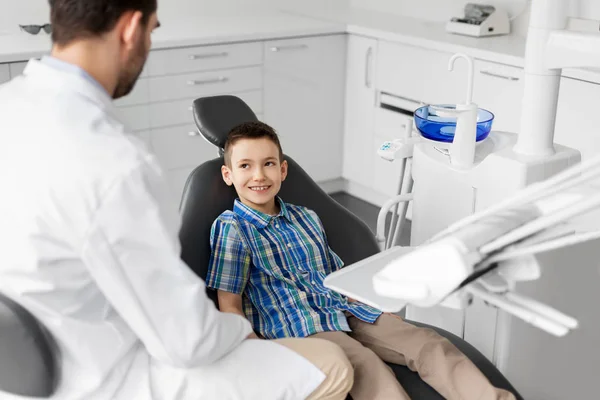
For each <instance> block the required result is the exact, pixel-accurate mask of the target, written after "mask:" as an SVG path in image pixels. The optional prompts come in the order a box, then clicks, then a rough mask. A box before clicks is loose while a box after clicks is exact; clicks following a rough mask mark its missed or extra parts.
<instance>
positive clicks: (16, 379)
mask: <svg viewBox="0 0 600 400" xmlns="http://www.w3.org/2000/svg"><path fill="white" fill-rule="evenodd" d="M58 378H59V368H58V350H57V347H56V345H55V343H54V341H53V340H52V338H51V336H50V334H49V333H48V332H47V331H46V330H45V329H44V327H42V325H41V324H40V323H39V322H38V321H37V320H36V319H35V317H33V315H31V314H30V313H29V312H28V311H27V310H26V309H25V308H23V307H22V306H21V305H19V304H17V303H16V302H14V301H13V300H11V299H9V298H8V297H6V296H4V295H2V294H0V391H3V392H7V393H12V394H17V395H21V396H30V397H40V398H47V397H50V396H51V395H52V394H53V393H54V391H55V390H56V386H57V384H58ZM0 397H1V395H0Z"/></svg>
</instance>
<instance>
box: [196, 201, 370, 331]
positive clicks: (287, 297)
mask: <svg viewBox="0 0 600 400" xmlns="http://www.w3.org/2000/svg"><path fill="white" fill-rule="evenodd" d="M277 200H278V201H279V204H280V207H281V212H280V213H279V215H276V216H270V215H267V214H264V213H262V212H259V211H256V210H254V209H252V208H250V207H248V206H246V205H244V204H243V203H241V202H240V201H239V200H236V201H235V204H234V207H233V211H225V212H224V213H223V214H221V215H220V216H219V217H218V218H217V219H216V220H215V222H214V223H213V226H212V230H211V235H210V244H211V248H212V254H211V258H210V263H209V268H208V276H207V279H206V284H207V286H208V287H211V288H214V289H218V290H223V291H227V292H231V293H236V294H242V298H243V304H244V312H245V314H246V316H247V317H248V319H249V320H250V322H251V323H252V325H253V327H254V330H255V331H256V332H259V333H260V334H261V335H262V336H264V337H265V338H268V339H276V338H284V337H305V336H309V335H312V334H315V333H318V332H324V331H350V327H349V326H348V322H347V321H346V317H345V316H344V311H349V312H350V313H352V314H354V315H355V316H356V317H357V318H360V319H361V320H363V321H365V322H369V323H373V322H374V321H375V320H376V319H377V318H378V317H379V315H380V314H381V312H380V311H379V310H376V309H374V308H372V307H369V306H367V305H365V304H362V303H357V302H354V303H349V302H348V301H347V298H346V297H345V296H342V295H341V294H339V293H336V292H334V291H331V290H329V289H328V288H326V287H325V286H324V285H323V280H324V279H325V277H326V276H327V275H328V274H330V273H332V272H334V271H336V270H338V269H339V268H341V267H342V266H343V262H342V260H341V259H340V258H339V257H338V256H337V255H336V254H335V253H334V252H333V251H332V250H331V249H330V248H329V245H328V244H327V238H326V236H325V232H324V230H323V226H322V224H321V221H320V219H319V217H318V216H317V214H316V213H315V212H314V211H312V210H309V209H307V208H305V207H299V206H295V205H292V204H286V203H285V202H283V201H282V200H281V199H279V198H277Z"/></svg>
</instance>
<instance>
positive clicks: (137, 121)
mask: <svg viewBox="0 0 600 400" xmlns="http://www.w3.org/2000/svg"><path fill="white" fill-rule="evenodd" d="M119 112H120V114H121V117H122V118H123V122H124V123H125V124H126V126H127V128H129V129H131V130H133V131H141V130H144V129H149V128H150V115H149V114H150V108H149V107H148V105H141V106H129V107H119Z"/></svg>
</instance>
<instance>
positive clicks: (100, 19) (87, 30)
mask: <svg viewBox="0 0 600 400" xmlns="http://www.w3.org/2000/svg"><path fill="white" fill-rule="evenodd" d="M48 1H49V3H50V23H51V24H52V41H53V42H54V43H55V44H57V45H58V46H65V45H67V44H69V43H71V42H72V41H74V40H77V39H86V38H92V37H96V36H100V35H102V34H103V33H106V32H110V31H111V30H112V29H113V28H114V27H115V25H116V24H117V22H118V20H119V18H121V16H122V15H123V14H124V13H125V12H127V11H141V12H142V23H143V24H144V25H146V24H147V23H148V20H149V19H150V16H151V15H152V14H153V13H154V12H155V11H156V6H157V5H156V1H157V0H48Z"/></svg>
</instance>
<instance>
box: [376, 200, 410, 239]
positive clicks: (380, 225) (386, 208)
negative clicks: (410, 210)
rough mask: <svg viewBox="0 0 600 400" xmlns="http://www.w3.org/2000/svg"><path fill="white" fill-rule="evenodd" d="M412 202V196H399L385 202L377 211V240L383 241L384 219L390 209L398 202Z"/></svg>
mask: <svg viewBox="0 0 600 400" xmlns="http://www.w3.org/2000/svg"><path fill="white" fill-rule="evenodd" d="M412 200H413V195H412V194H399V195H398V196H395V197H392V198H391V199H389V200H388V201H386V202H385V203H384V204H383V206H381V209H380V210H379V215H378V216H377V240H378V241H381V240H385V219H386V217H387V213H388V212H389V210H390V208H391V207H392V206H393V205H394V204H396V203H399V202H408V201H412Z"/></svg>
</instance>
